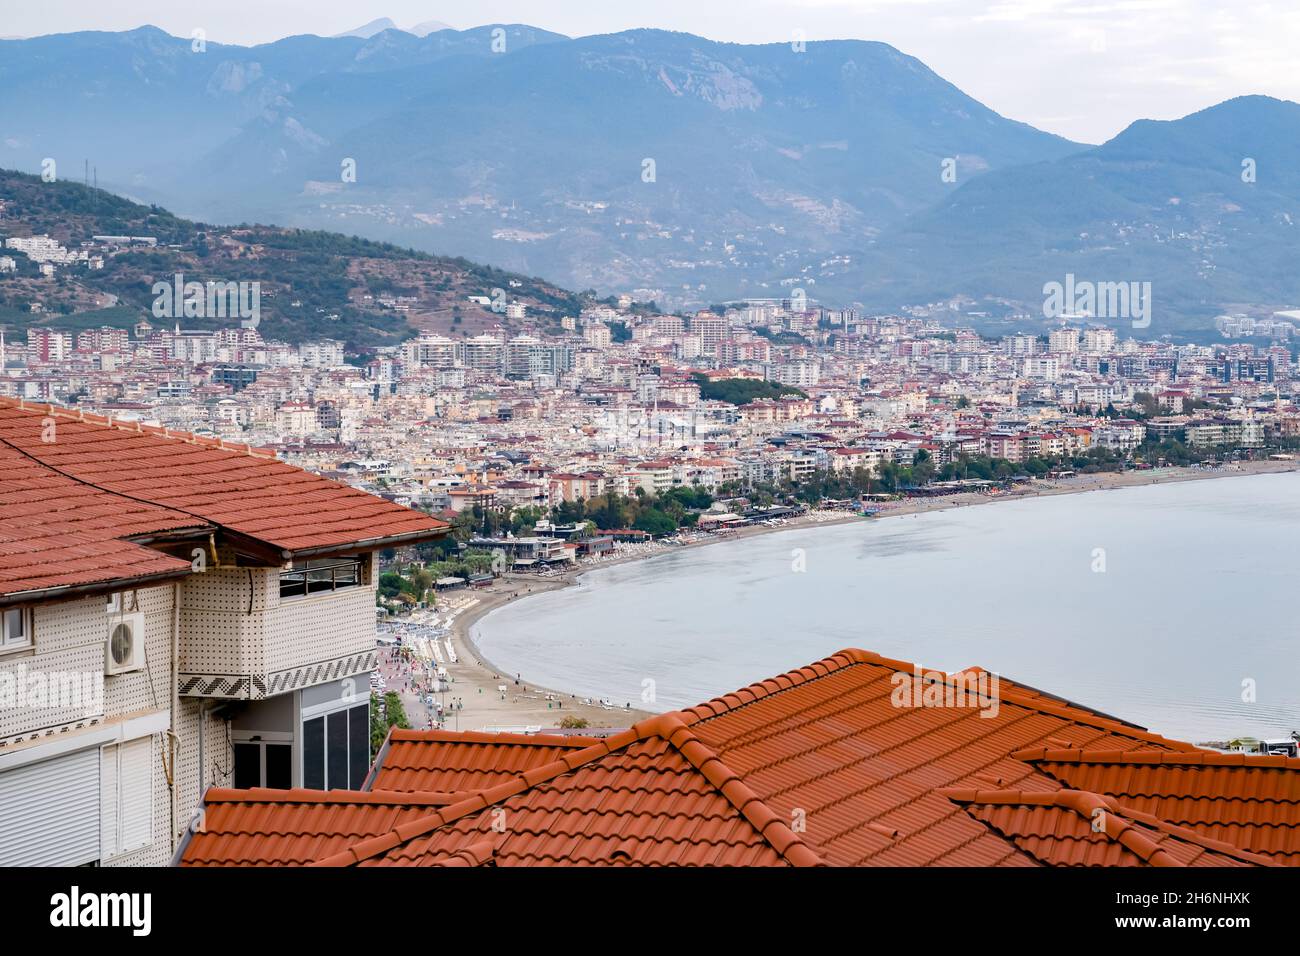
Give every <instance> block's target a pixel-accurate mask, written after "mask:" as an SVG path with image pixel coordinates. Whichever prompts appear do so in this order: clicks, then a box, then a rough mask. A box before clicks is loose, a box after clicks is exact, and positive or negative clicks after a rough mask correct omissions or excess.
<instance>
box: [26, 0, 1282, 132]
mask: <svg viewBox="0 0 1300 956" xmlns="http://www.w3.org/2000/svg"><path fill="white" fill-rule="evenodd" d="M0 7H2V8H3V15H2V16H0V35H5V36H13V35H16V36H36V35H39V34H45V33H65V32H69V31H73V30H125V29H131V28H133V27H137V26H140V25H142V24H145V23H151V24H153V25H155V26H158V27H161V28H163V29H164V30H167V31H168V32H170V33H174V34H176V35H178V36H189V35H190V33H191V31H192V30H193V29H194V28H196V27H202V28H203V29H204V30H206V31H207V35H208V38H209V39H210V40H213V41H217V42H226V43H242V44H253V43H265V42H269V41H272V40H276V39H278V38H280V37H283V36H288V35H291V34H295V33H317V34H321V35H325V36H328V35H332V34H335V33H341V32H344V31H346V30H350V29H352V28H354V27H357V26H360V25H361V24H363V23H366V22H368V21H370V20H373V19H375V18H377V17H384V16H387V17H391V18H392V19H393V20H394V21H395V22H396V23H397V24H398V26H403V27H404V26H411V25H414V24H416V23H420V22H423V21H426V20H439V21H442V22H444V23H447V24H449V25H450V26H452V27H455V28H457V29H464V28H466V27H473V26H480V25H482V24H485V23H528V24H531V25H533V26H538V27H543V28H545V29H548V30H554V31H556V32H558V33H564V34H567V35H569V36H582V35H587V34H592V33H609V32H614V31H618V30H624V29H629V28H632V27H657V28H661V29H666V30H683V31H687V32H690V33H695V34H698V35H700V36H705V37H709V38H711V39H715V40H728V41H733V42H737V43H764V42H774V41H778V42H784V41H788V40H789V39H790V38H791V36H792V34H793V33H794V31H796V30H802V31H804V33H805V34H806V35H807V37H808V39H809V40H810V41H811V40H819V39H843V38H853V39H862V40H882V41H884V42H886V43H890V44H893V45H894V46H896V47H898V48H899V49H900V50H902V51H903V52H905V53H910V54H912V55H913V56H916V57H918V58H919V59H921V60H922V61H924V62H925V63H926V64H927V65H928V66H929V67H930V68H931V69H933V70H935V71H936V72H937V73H939V74H940V75H941V76H943V77H945V78H946V79H948V80H950V81H952V82H953V83H955V84H956V85H957V86H959V87H960V88H961V89H962V90H964V91H965V92H967V93H969V94H970V95H971V96H974V97H975V98H976V99H978V100H980V101H981V102H983V103H985V104H987V105H988V106H990V107H991V108H993V109H995V110H997V111H998V112H999V113H1002V114H1003V115H1005V116H1009V117H1011V118H1013V119H1018V120H1023V121H1024V122H1026V123H1031V124H1033V125H1034V126H1037V127H1039V128H1040V129H1046V130H1050V131H1052V132H1054V133H1059V134H1061V135H1063V136H1068V137H1070V138H1071V139H1075V140H1080V141H1083V142H1101V141H1103V140H1105V139H1108V138H1110V137H1111V136H1113V135H1115V134H1116V133H1117V132H1119V131H1120V130H1121V129H1123V128H1124V127H1125V126H1127V125H1128V124H1129V123H1130V122H1132V121H1133V120H1135V119H1139V118H1143V117H1146V118H1154V119H1173V118H1176V117H1179V116H1183V115H1186V114H1187V113H1191V112H1194V111H1196V110H1198V109H1202V108H1204V107H1206V106H1210V105H1212V104H1214V103H1218V102H1220V101H1222V100H1225V99H1228V98H1230V97H1233V96H1239V95H1242V94H1245V93H1266V94H1269V95H1271V96H1277V97H1281V98H1284V99H1290V100H1300V68H1297V66H1296V63H1297V61H1300V53H1298V52H1297V51H1300V0H1278V2H1267V0H1265V2H1260V0H1246V2H1240V0H1238V2H1225V0H1001V2H999V0H984V2H976V0H631V2H630V0H547V2H544V3H539V2H536V0H533V2H524V0H468V2H459V0H443V2H420V0H379V2H378V3H364V4H358V3H355V2H350V0H112V2H111V3H104V2H103V0H41V2H40V3H26V4H21V5H20V4H19V2H18V0H0Z"/></svg>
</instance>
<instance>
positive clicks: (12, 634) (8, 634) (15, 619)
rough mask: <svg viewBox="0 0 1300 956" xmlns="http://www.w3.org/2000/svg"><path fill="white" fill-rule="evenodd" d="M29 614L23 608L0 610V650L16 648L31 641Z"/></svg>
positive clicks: (25, 645) (27, 644) (24, 645)
mask: <svg viewBox="0 0 1300 956" xmlns="http://www.w3.org/2000/svg"><path fill="white" fill-rule="evenodd" d="M30 617H31V615H30V614H29V613H28V612H27V611H26V610H25V609H23V608H20V607H11V608H5V610H4V611H2V612H0V652H3V651H12V650H17V649H18V648H20V647H27V646H29V645H30V644H31V643H32V633H31V627H30Z"/></svg>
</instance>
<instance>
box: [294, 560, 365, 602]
mask: <svg viewBox="0 0 1300 956" xmlns="http://www.w3.org/2000/svg"><path fill="white" fill-rule="evenodd" d="M361 583H362V574H361V559H360V558H342V559H338V558H335V559H332V560H329V561H305V562H303V563H302V564H295V566H294V568H293V570H291V571H282V572H280V597H282V598H286V597H303V596H305V595H308V594H319V593H321V592H323V591H337V590H339V589H340V588H354V587H357V586H358V585H360V584H361Z"/></svg>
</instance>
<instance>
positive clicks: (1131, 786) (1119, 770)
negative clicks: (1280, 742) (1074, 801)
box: [1015, 748, 1300, 866]
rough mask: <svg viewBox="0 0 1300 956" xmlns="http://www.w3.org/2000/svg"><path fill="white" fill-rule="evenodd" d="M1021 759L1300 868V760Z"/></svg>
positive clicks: (1059, 754) (1033, 753)
mask: <svg viewBox="0 0 1300 956" xmlns="http://www.w3.org/2000/svg"><path fill="white" fill-rule="evenodd" d="M1015 756H1016V758H1017V759H1019V760H1023V761H1024V762H1025V763H1027V764H1029V765H1030V766H1032V767H1034V768H1035V769H1036V770H1038V771H1039V772H1040V773H1043V774H1045V775H1047V776H1048V777H1050V778H1051V779H1053V780H1055V781H1057V782H1058V783H1060V784H1061V785H1062V786H1065V787H1069V788H1072V789H1077V790H1091V791H1094V792H1096V793H1101V794H1106V795H1107V796H1109V797H1112V798H1114V799H1115V800H1116V801H1118V802H1119V803H1120V804H1121V805H1123V806H1124V807H1126V808H1130V809H1132V810H1136V811H1140V812H1144V813H1149V814H1151V815H1153V816H1155V817H1159V818H1160V819H1162V820H1167V821H1169V822H1170V823H1174V824H1178V825H1179V826H1183V827H1186V828H1187V829H1189V830H1192V831H1194V832H1196V833H1199V834H1202V835H1204V836H1206V837H1210V838H1213V839H1215V840H1220V841H1223V842H1226V843H1230V844H1232V845H1234V846H1238V847H1241V848H1242V849H1243V850H1249V851H1251V852H1252V853H1257V854H1260V855H1262V856H1266V857H1269V858H1271V859H1273V860H1275V861H1277V862H1279V863H1283V864H1286V865H1288V866H1300V759H1297V758H1295V757H1281V756H1265V755H1262V754H1260V755H1256V754H1221V753H1212V752H1208V751H1204V752H1199V753H1180V754H1168V753H1165V754H1161V753H1123V752H1116V751H1079V750H1056V749H1046V748H1034V749H1026V750H1023V751H1019V752H1017V753H1016V754H1015Z"/></svg>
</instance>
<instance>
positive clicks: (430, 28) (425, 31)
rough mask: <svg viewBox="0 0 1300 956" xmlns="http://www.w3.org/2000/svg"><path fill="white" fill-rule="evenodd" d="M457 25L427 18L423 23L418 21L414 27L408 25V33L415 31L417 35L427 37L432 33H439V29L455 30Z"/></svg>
mask: <svg viewBox="0 0 1300 956" xmlns="http://www.w3.org/2000/svg"><path fill="white" fill-rule="evenodd" d="M454 29H455V27H453V26H451V25H450V24H447V23H443V22H442V21H441V20H425V21H424V22H423V23H417V24H416V25H415V26H413V27H408V28H407V30H406V32H407V33H414V34H415V35H416V36H417V37H427V36H428V35H429V34H430V33H437V32H438V31H439V30H454Z"/></svg>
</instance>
